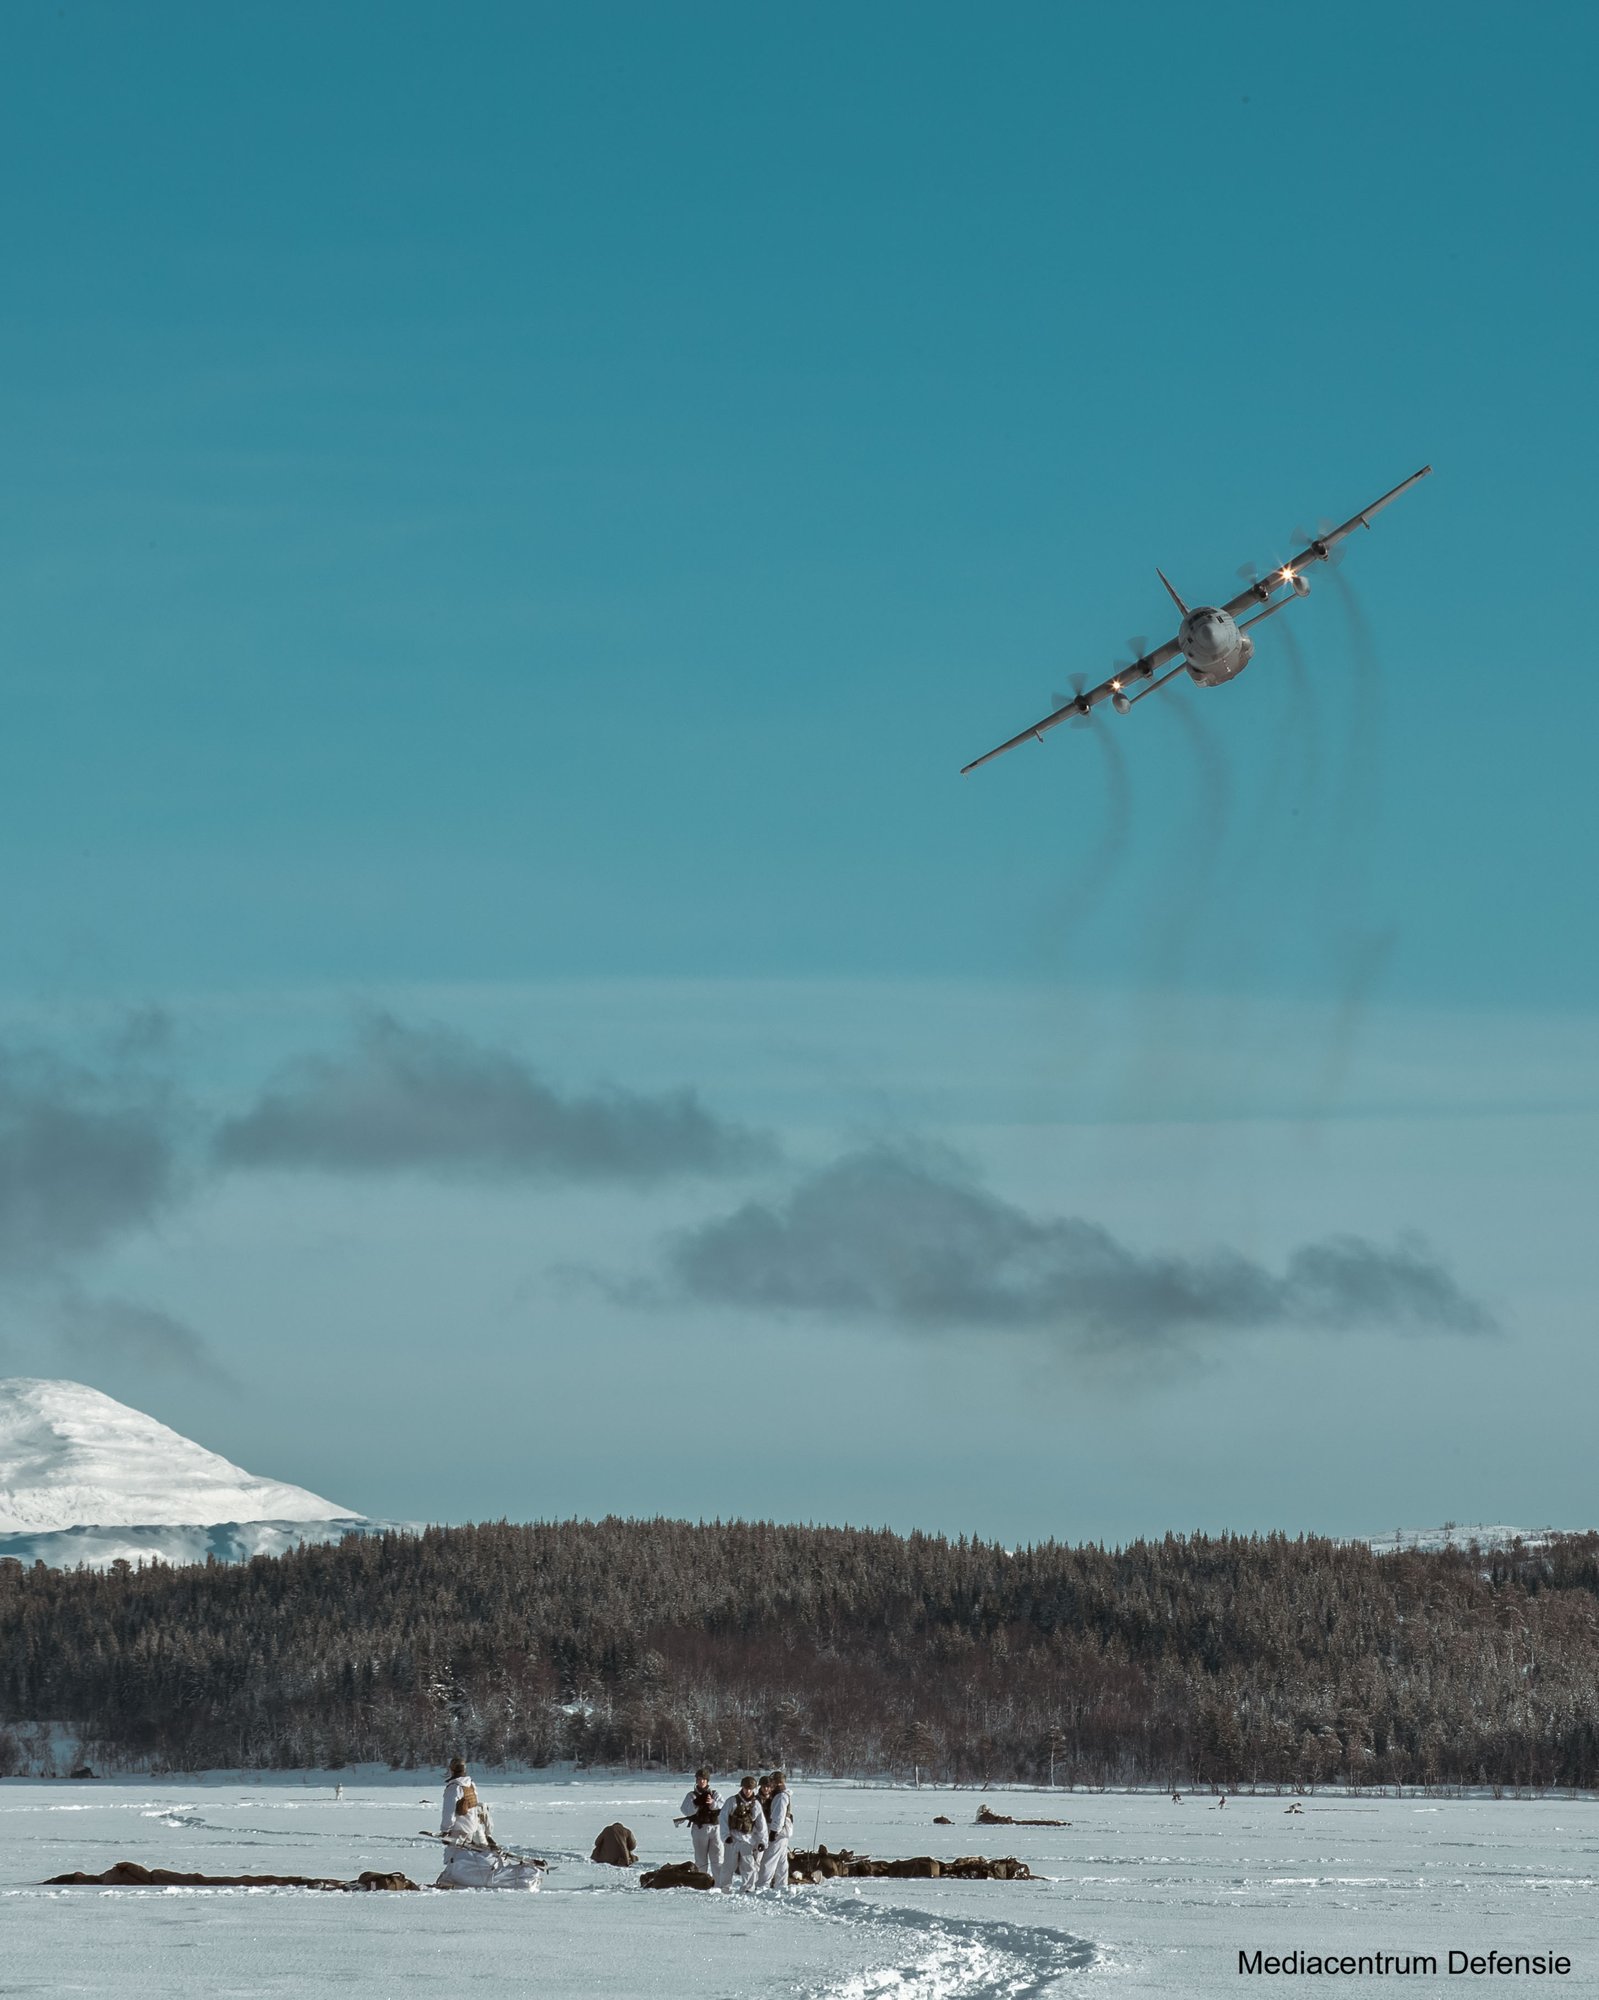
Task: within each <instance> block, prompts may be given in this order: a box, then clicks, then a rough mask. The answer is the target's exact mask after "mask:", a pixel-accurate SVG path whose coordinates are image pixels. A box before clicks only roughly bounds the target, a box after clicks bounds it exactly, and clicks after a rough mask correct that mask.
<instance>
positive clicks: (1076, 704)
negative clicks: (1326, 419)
mask: <svg viewBox="0 0 1599 2000" xmlns="http://www.w3.org/2000/svg"><path fill="white" fill-rule="evenodd" d="M1379 504H1381V503H1379ZM1181 651H1182V647H1181V646H1179V645H1178V643H1177V641H1176V640H1175V639H1168V640H1167V641H1166V643H1165V645H1164V646H1157V647H1156V648H1155V650H1154V652H1152V653H1145V655H1144V656H1143V658H1142V659H1141V660H1134V662H1133V663H1132V665H1131V666H1130V667H1121V668H1119V669H1118V670H1117V672H1116V673H1114V674H1113V675H1112V676H1111V678H1110V679H1109V680H1108V681H1101V682H1100V684H1099V686H1098V687H1093V688H1085V689H1084V690H1083V692H1082V693H1081V694H1080V695H1078V696H1077V697H1076V699H1075V700H1073V701H1068V702H1063V703H1062V704H1061V706H1060V707H1059V708H1057V709H1056V710H1055V712H1054V713H1053V714H1052V715H1046V716H1045V717H1044V719H1043V721H1042V722H1035V723H1034V724H1033V725H1032V726H1031V728H1028V729H1024V730H1022V732H1021V734H1020V735H1018V736H1013V737H1011V738H1010V740H1009V741H1008V742H1006V743H1001V744H999V745H997V746H996V747H995V748H994V749H992V750H985V751H984V753H983V754H982V756H981V757H974V758H973V759H972V761H971V763H969V764H963V765H962V766H961V776H962V777H963V778H964V777H965V775H966V773H967V772H968V771H975V770H976V769H977V767H978V765H979V764H988V763H992V761H993V760H994V758H996V757H1003V756H1004V754H1005V752H1006V751H1007V750H1014V749H1016V747H1017V746H1018V745H1019V744H1022V743H1030V742H1032V741H1033V740H1034V738H1035V737H1036V738H1037V740H1038V741H1039V742H1040V743H1042V742H1043V740H1044V731H1045V730H1046V729H1055V728H1058V727H1059V725H1060V724H1061V723H1063V722H1070V721H1071V720H1072V718H1073V717H1074V716H1086V715H1091V714H1092V713H1093V712H1094V709H1095V708H1096V707H1097V706H1098V704H1099V703H1100V702H1102V701H1109V700H1110V699H1111V698H1112V697H1113V696H1115V695H1118V694H1120V693H1121V691H1122V689H1123V688H1125V687H1130V686H1131V685H1132V683H1133V682H1135V681H1147V680H1149V679H1150V678H1151V677H1152V676H1153V675H1155V674H1157V673H1158V672H1159V671H1160V669H1161V668H1162V667H1163V666H1165V665H1166V663H1167V661H1168V660H1175V659H1176V657H1177V655H1178V654H1179V653H1180V652H1181Z"/></svg>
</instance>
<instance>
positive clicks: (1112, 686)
mask: <svg viewBox="0 0 1599 2000" xmlns="http://www.w3.org/2000/svg"><path fill="white" fill-rule="evenodd" d="M1431 471H1432V467H1431V466H1430V465H1424V466H1423V467H1422V468H1421V470H1420V472H1413V473H1412V474H1411V475H1410V477H1409V478H1408V479H1406V480H1404V481H1403V482H1402V483H1401V484H1400V485H1398V486H1396V487H1395V488H1394V489H1393V491H1392V492H1391V493H1385V494H1384V495H1383V496H1382V498H1381V499H1380V500H1374V501H1373V502H1372V503H1371V505H1370V506H1369V507H1363V508H1362V509H1361V511H1360V512H1359V513H1358V514H1354V515H1351V516H1350V518H1349V519H1348V520H1347V521H1345V522H1344V524H1343V526H1342V527H1341V528H1331V527H1329V528H1327V529H1325V530H1324V531H1323V532H1322V533H1320V534H1318V535H1316V536H1315V537H1314V538H1313V539H1311V540H1310V541H1309V542H1308V544H1307V546H1306V547H1305V548H1303V549H1301V550H1300V552H1299V554H1298V555H1297V556H1294V557H1292V558H1291V559H1290V560H1289V561H1288V562H1285V563H1284V564H1283V565H1282V566H1281V568H1279V569H1274V570H1271V571H1270V572H1268V574H1267V575H1265V576H1261V577H1255V578H1253V580H1252V581H1251V583H1250V584H1249V587H1248V588H1247V589H1246V590H1242V591H1240V592H1239V594H1238V595H1237V596H1236V597H1230V598H1229V599H1228V600H1227V602H1226V603H1225V604H1200V605H1196V606H1195V607H1194V609H1193V610H1192V611H1190V610H1189V608H1188V606H1187V605H1186V604H1184V602H1183V600H1182V599H1181V598H1180V597H1179V596H1178V595H1177V593H1176V591H1175V590H1173V589H1172V587H1171V585H1170V584H1169V583H1166V578H1165V576H1164V575H1163V574H1162V573H1161V571H1160V570H1158V569H1157V570H1156V572H1155V574H1156V575H1157V576H1158V577H1160V580H1161V582H1162V583H1165V584H1166V589H1167V592H1168V594H1169V595H1170V597H1171V601H1172V603H1173V604H1175V605H1176V606H1177V609H1178V610H1179V611H1180V612H1181V613H1182V620H1183V622H1182V624H1181V625H1179V626H1178V628H1177V636H1176V638H1175V639H1168V640H1167V641H1166V643H1165V645H1164V646H1157V647H1156V648H1155V650H1154V652H1152V653H1142V654H1140V656H1139V658H1137V659H1136V660H1133V661H1131V662H1130V663H1129V664H1128V665H1127V666H1125V667H1118V668H1117V670H1116V672H1115V673H1114V674H1113V675H1112V676H1111V678H1110V679H1109V680H1108V681H1101V682H1100V684H1099V686H1098V687H1094V688H1087V689H1081V688H1079V690H1078V692H1077V693H1076V694H1074V695H1073V696H1072V697H1071V698H1070V699H1069V700H1066V699H1061V700H1058V701H1057V703H1056V706H1055V708H1054V710H1053V711H1052V712H1051V713H1050V714H1048V715H1046V716H1045V717H1044V719H1043V721H1042V722H1035V723H1033V725H1032V726H1031V727H1030V728H1028V729H1024V730H1022V731H1021V733H1020V734H1019V735H1016V736H1012V737H1011V738H1010V739H1009V740H1008V741H1007V742H1004V743H1001V744H999V745H998V746H997V747H996V748H995V749H993V750H988V751H985V752H984V753H983V755H982V756H981V757H974V758H973V760H972V761H971V763H969V764H965V765H963V766H962V767H961V776H962V777H965V775H966V773H967V772H968V771H975V770H976V769H977V767H978V765H979V764H987V763H990V762H992V760H993V759H994V758H995V757H1003V756H1004V754H1005V752H1006V751H1007V750H1014V749H1015V748H1016V747H1017V745H1018V744H1020V743H1029V742H1031V741H1032V740H1033V739H1034V738H1035V737H1036V738H1037V740H1038V741H1039V742H1040V743H1042V742H1043V740H1044V731H1045V730H1046V729H1054V728H1055V727H1056V726H1057V725H1058V724H1060V723H1062V722H1086V721H1087V720H1088V718H1089V717H1090V716H1091V715H1092V714H1093V712H1094V710H1095V708H1096V707H1098V705H1099V704H1100V703H1101V702H1102V701H1108V702H1109V703H1110V705H1111V707H1112V708H1113V709H1115V711H1116V713H1117V714H1118V715H1125V714H1126V713H1127V711H1128V710H1129V709H1130V708H1131V707H1132V706H1133V705H1134V703H1135V702H1140V701H1142V700H1143V699H1144V697H1145V695H1149V694H1153V693H1154V692H1155V690H1156V688H1163V687H1164V686H1165V685H1166V683H1167V682H1168V681H1170V680H1175V679H1176V677H1177V675H1178V674H1180V673H1187V675H1188V677H1189V679H1190V680H1193V681H1196V682H1197V683H1198V684H1199V686H1200V687H1220V686H1221V685H1222V684H1223V682H1225V681H1230V680H1236V679H1237V677H1238V676H1239V675H1240V674H1241V673H1242V672H1243V671H1244V669H1245V667H1247V666H1248V665H1249V662H1250V660H1251V659H1252V658H1253V657H1254V652H1255V642H1254V640H1253V639H1251V638H1250V636H1249V627H1250V626H1251V625H1258V624H1259V623H1260V622H1261V620H1262V619H1263V618H1270V617H1271V616H1272V615H1273V613H1275V612H1278V611H1282V610H1284V609H1285V608H1286V607H1287V606H1288V605H1290V604H1292V603H1293V601H1294V599H1295V598H1296V597H1308V596H1309V595H1310V583H1309V580H1308V579H1307V578H1306V576H1305V571H1306V570H1307V569H1308V568H1309V567H1310V566H1311V564H1312V563H1319V562H1330V561H1332V560H1333V554H1334V551H1335V550H1336V549H1337V547H1338V545H1339V543H1340V542H1342V541H1343V539H1344V538H1345V536H1346V535H1352V534H1353V533H1354V532H1355V530H1356V529H1357V528H1369V527H1370V526H1371V521H1372V516H1373V515H1374V514H1380V513H1381V512H1382V510H1383V509H1384V507H1386V506H1387V505H1388V503H1389V501H1390V500H1397V499H1398V498H1399V496H1400V494H1401V493H1408V492H1409V490H1410V489H1411V487H1412V486H1414V485H1415V484H1416V482H1417V480H1419V479H1425V478H1426V477H1427V474H1428V473H1429V472H1431ZM1243 574H1245V575H1249V574H1250V572H1248V571H1245V572H1243ZM1279 591H1282V592H1283V593H1284V595H1282V596H1280V597H1279V596H1278V595H1277V593H1278V592H1279ZM1244 611H1252V612H1253V613H1254V615H1253V617H1250V618H1244V619H1242V620H1240V617H1239V614H1240V612H1244ZM1141 643H1142V642H1141V641H1138V640H1135V641H1134V642H1133V644H1134V648H1135V650H1136V648H1137V647H1138V646H1139V645H1140V644H1141ZM1177 659H1180V660H1181V662H1182V664H1181V665H1180V666H1176V667H1172V669H1171V672H1170V673H1168V674H1161V677H1160V679H1159V680H1156V679H1155V675H1156V674H1158V673H1160V670H1161V668H1162V667H1164V666H1167V665H1169V664H1170V662H1171V661H1173V660H1177ZM1138 681H1148V682H1149V683H1150V685H1149V686H1148V687H1141V688H1139V690H1138V692H1137V694H1129V693H1128V692H1127V689H1128V688H1129V687H1131V686H1133V685H1134V684H1135V683H1136V682H1138Z"/></svg>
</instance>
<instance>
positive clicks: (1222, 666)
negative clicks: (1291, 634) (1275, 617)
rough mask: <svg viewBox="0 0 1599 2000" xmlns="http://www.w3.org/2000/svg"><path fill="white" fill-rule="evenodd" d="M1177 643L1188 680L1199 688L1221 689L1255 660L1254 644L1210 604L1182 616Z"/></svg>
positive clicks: (1226, 614) (1198, 606) (1222, 612)
mask: <svg viewBox="0 0 1599 2000" xmlns="http://www.w3.org/2000/svg"><path fill="white" fill-rule="evenodd" d="M1177 640H1178V644H1179V645H1180V646H1181V647H1182V650H1183V655H1184V658H1185V660H1186V662H1187V666H1188V673H1189V677H1190V679H1192V680H1195V681H1197V682H1198V683H1199V685H1200V686H1201V687H1220V686H1221V684H1222V682H1223V681H1230V680H1234V679H1236V678H1237V676H1238V675H1239V674H1241V673H1242V672H1243V671H1244V669H1245V667H1247V666H1248V665H1249V663H1250V661H1251V660H1252V659H1253V658H1254V657H1255V642H1254V640H1253V639H1251V638H1250V636H1249V634H1248V633H1247V632H1240V631H1239V629H1238V627H1237V625H1236V624H1235V623H1234V622H1233V619H1232V617H1231V616H1230V615H1229V614H1228V613H1227V612H1225V611H1220V610H1218V609H1217V608H1216V606H1215V605H1213V604H1200V605H1196V606H1195V608H1194V609H1193V610H1192V611H1189V612H1185V613H1184V615H1183V622H1182V628H1181V630H1180V631H1179V633H1178V635H1177Z"/></svg>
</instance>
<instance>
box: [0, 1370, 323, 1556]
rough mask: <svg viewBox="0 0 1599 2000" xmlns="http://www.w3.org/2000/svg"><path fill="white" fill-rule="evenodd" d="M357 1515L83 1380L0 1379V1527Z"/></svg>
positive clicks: (201, 1523) (6, 1530)
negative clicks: (252, 1469)
mask: <svg viewBox="0 0 1599 2000" xmlns="http://www.w3.org/2000/svg"><path fill="white" fill-rule="evenodd" d="M345 1518H348V1519H357V1518H359V1517H358V1516H355V1515H354V1514H352V1511H351V1509H349V1508H348V1507H341V1506H339V1505H338V1504H337V1502H335V1501H332V1500H323V1499H321V1498H320V1497H319V1496H318V1495H317V1494H315V1493H308V1492H307V1491H306V1490H305V1488H304V1487H303V1486H286V1485H284V1484H283V1483H282V1482H281V1481H280V1480H276V1479H257V1478H256V1477H255V1476H254V1475H253V1474H252V1473H248V1472H245V1471H242V1470H241V1469H240V1468H239V1467H238V1466H236V1465H231V1464H230V1463H229V1462H228V1460H227V1459H225V1458H220V1457H219V1456H218V1455H217V1454H216V1453H215V1452H214V1451H207V1450H206V1449H205V1447H204V1446H203V1445H198V1444H195V1443H194V1442H193V1441H192V1440H191V1439H189V1438H186V1437H181V1436H179V1434H178V1433H177V1432H176V1431H174V1430H168V1428H167V1426H166V1425H165V1424H158V1423H157V1422H156V1420H155V1418H154V1417H147V1416H145V1415H144V1414H143V1413H142V1412H141V1411H139V1410H133V1409H130V1408H129V1407H128V1406H127V1404H126V1403H119V1402H117V1401H115V1399H114V1398H112V1397H110V1396H105V1395H102V1394H101V1393H100V1391H99V1390H98V1389H91V1388H89V1387H87V1386H86V1385H85V1384H84V1383H82V1382H49V1381H43V1380H37V1379H33V1378H30V1377H26V1376H16V1377H12V1378H10V1379H9V1380H5V1381H0V1534H12V1535H17V1534H37V1533H39V1532H41V1531H52V1530H55V1529H60V1528H72V1527H77V1526H80V1525H93V1526H97V1527H133V1526H161V1527H167V1526H196V1527H210V1526H212V1525H213V1524H215V1523H218V1522H232V1523H237V1522H245V1521H270V1522H274V1523H281V1522H287V1521H320V1522H328V1521H333V1520H342V1519H345Z"/></svg>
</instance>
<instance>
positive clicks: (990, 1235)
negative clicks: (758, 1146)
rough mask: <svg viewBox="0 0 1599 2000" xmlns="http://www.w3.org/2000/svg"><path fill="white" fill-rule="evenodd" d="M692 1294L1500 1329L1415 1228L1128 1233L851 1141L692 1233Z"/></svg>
mask: <svg viewBox="0 0 1599 2000" xmlns="http://www.w3.org/2000/svg"><path fill="white" fill-rule="evenodd" d="M668 1269H669V1276H670V1282H671V1286H672V1289H673V1290H674V1292H675V1293H676V1294H677V1295H678V1296H681V1297H686V1298H688V1299H690V1300H695V1301H701V1302H704V1303H707V1304H715V1305H725V1306H737V1307H743V1308H746V1309H765V1310H779V1311H781V1310H788V1311H803V1312H826V1313H835V1314H841V1315H842V1314H865V1315H869V1316H872V1317H875V1318H879V1319H884V1320H889V1321H892V1322H895V1323H897V1324H899V1325H901V1326H904V1327H909V1328H923V1329H929V1330H936V1329H941V1328H956V1327H962V1326H965V1327H983V1328H990V1329H1017V1330H1021V1331H1027V1332H1032V1333H1042V1334H1054V1335H1057V1336H1060V1337H1062V1338H1064V1339H1066V1340H1067V1341H1069V1342H1071V1343H1073V1344H1075V1345H1077V1346H1080V1347H1084V1348H1097V1349H1101V1350H1111V1349H1117V1348H1119V1349H1122V1350H1126V1351H1137V1350H1145V1351H1148V1350H1153V1349H1157V1348H1160V1347H1162V1346H1164V1345H1169V1344H1176V1343H1180V1342H1182V1341H1183V1340H1185V1339H1192V1338H1194V1337H1196V1336H1198V1337H1203V1336H1205V1335H1212V1336H1215V1335H1224V1334H1227V1333H1230V1332H1239V1331H1247V1330H1249V1329H1253V1328H1258V1327H1267V1326H1286V1327H1297V1328H1302V1329H1321V1330H1336V1329H1340V1328H1355V1327H1373V1326H1384V1327H1394V1328H1400V1329H1406V1328H1408V1329H1412V1330H1415V1331H1424V1332H1439V1333H1452V1334H1481V1333H1487V1332H1491V1331H1492V1330H1493V1325H1494V1323H1493V1320H1492V1318H1491V1316H1490V1315H1489V1314H1488V1313H1487V1312H1486V1310H1485V1309H1484V1308H1483V1307H1482V1306H1481V1305H1479V1304H1478V1303H1477V1302H1476V1301H1475V1300H1473V1299H1471V1298H1470V1297H1468V1296H1467V1295H1466V1294H1465V1293H1464V1292H1462V1291H1461V1290H1460V1288H1459V1287H1458V1286H1457V1285H1456V1283H1455V1281H1454V1280H1453V1279H1452V1278H1451V1277H1450V1276H1449V1274H1448V1272H1447V1271H1445V1270H1444V1269H1443V1268H1442V1266H1441V1265H1439V1264H1438V1263H1437V1262H1436V1261H1435V1260H1434V1259H1433V1258H1432V1257H1431V1256H1430V1255H1429V1254H1428V1253H1427V1252H1426V1250H1425V1249H1424V1248H1423V1247H1422V1246H1420V1245H1419V1244H1415V1243H1408V1242H1407V1243H1401V1244H1399V1245H1397V1246H1395V1247H1392V1248H1385V1247H1383V1246H1380V1245H1377V1244H1373V1243H1369V1242H1366V1241H1364V1240H1363V1239H1361V1238H1359V1237H1353V1236H1340V1237H1330V1238H1328V1239H1327V1240H1326V1241H1324V1242H1320V1243H1311V1244H1307V1245H1305V1246H1304V1247H1302V1248H1300V1249H1298V1250H1295V1251H1294V1252H1293V1253H1292V1255H1291V1256H1290V1257H1289V1259H1288V1261H1287V1263H1286V1265H1285V1266H1284V1268H1283V1269H1282V1270H1281V1271H1273V1270H1269V1269H1267V1268H1266V1267H1265V1266H1263V1265H1261V1264H1258V1263H1256V1262H1254V1261H1252V1260H1251V1259H1249V1258H1247V1257H1244V1256H1241V1255H1239V1254H1238V1253H1237V1252H1234V1251H1230V1250H1225V1249H1217V1250H1214V1251H1210V1252H1207V1253H1205V1254H1203V1255H1200V1256H1175V1255H1164V1254H1159V1253H1150V1252H1145V1251H1140V1250H1133V1249H1129V1248H1128V1247H1127V1246H1126V1245H1125V1244H1123V1243H1119V1242H1118V1241H1117V1240H1116V1238H1115V1237H1114V1236H1112V1235H1111V1234H1110V1233H1109V1232H1108V1231H1107V1230H1105V1229H1102V1228H1100V1227H1099V1226H1098V1225H1097V1224H1096V1223H1092V1222H1084V1221H1081V1220H1078V1219H1076V1218H1074V1217H1054V1218H1043V1217H1037V1216H1033V1215H1030V1214H1028V1213H1027V1212H1026V1211H1025V1210H1023V1209H1020V1208H1017V1207H1015V1206H1013V1205H1012V1204H1011V1203H1009V1202H1006V1201H1002V1200H1000V1199H999V1198H998V1197H997V1196H995V1195H993V1194H991V1193H990V1192H988V1191H987V1190H986V1189H985V1188H983V1187H982V1186H981V1185H980V1184H979V1183H978V1182H977V1181H975V1180H974V1179H973V1178H971V1177H970V1176H969V1175H967V1174H966V1173H965V1172H964V1171H963V1170H962V1169H961V1168H960V1166H959V1165H958V1164H957V1163H956V1162H954V1161H952V1160H950V1159H948V1158H947V1157H943V1156H920V1155H911V1154H907V1153H903V1152H896V1151H892V1150H889V1149H886V1148H878V1149H870V1150H865V1151H861V1152H856V1153H852V1154H848V1155H846V1156H845V1157H844V1158H842V1159H840V1160H838V1161H836V1162H834V1163H833V1164H832V1165H831V1166H828V1167H825V1168H823V1169H822V1170H821V1171H820V1172H818V1173H815V1174H813V1175H811V1176H810V1177H809V1178H808V1179H806V1180H804V1181H802V1182H801V1183H800V1184H799V1186H798V1187H797V1188H795V1189H794V1190H793V1191H792V1192H791V1193H790V1194H789V1195H788V1196H787V1198H786V1199H785V1200H783V1201H781V1202H778V1203H765V1202H758V1201H752V1202H747V1203H745V1204H744V1206H743V1207H741V1208H738V1209H736V1210H735V1211H734V1212H733V1213H732V1214H730V1215H727V1216H725V1217H722V1218H720V1219H718V1220H716V1221H713V1222H709V1223H706V1224H704V1225H702V1226H701V1227H699V1228H697V1229H694V1230H690V1231H688V1232H686V1233H685V1234H683V1235H681V1236H680V1237H678V1238H677V1239H676V1241H675V1243H674V1244H673V1245H672V1247H671V1249H670V1250H669V1252H668Z"/></svg>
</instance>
